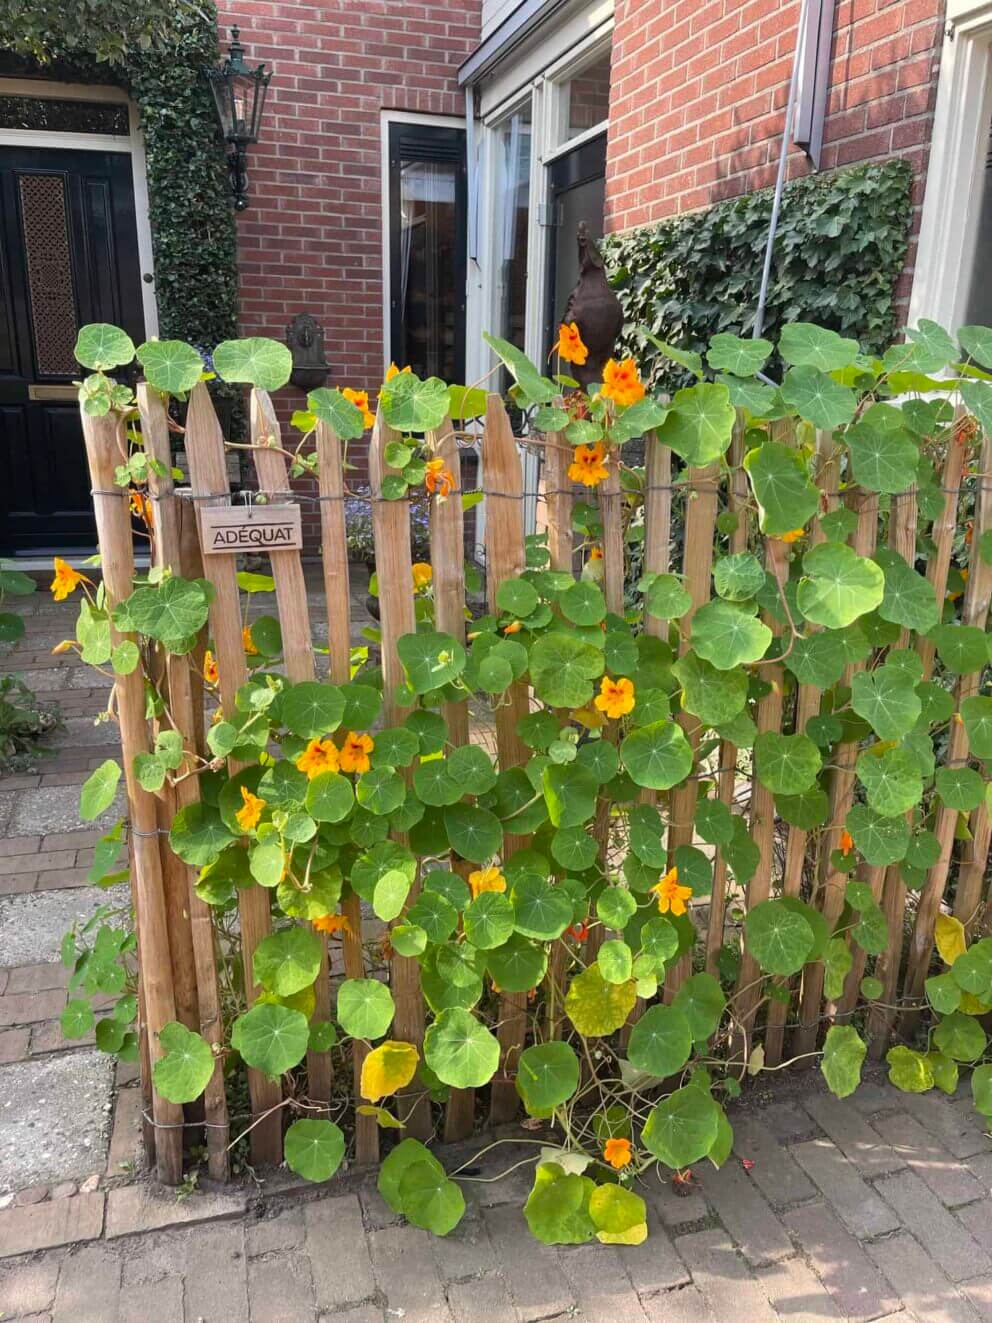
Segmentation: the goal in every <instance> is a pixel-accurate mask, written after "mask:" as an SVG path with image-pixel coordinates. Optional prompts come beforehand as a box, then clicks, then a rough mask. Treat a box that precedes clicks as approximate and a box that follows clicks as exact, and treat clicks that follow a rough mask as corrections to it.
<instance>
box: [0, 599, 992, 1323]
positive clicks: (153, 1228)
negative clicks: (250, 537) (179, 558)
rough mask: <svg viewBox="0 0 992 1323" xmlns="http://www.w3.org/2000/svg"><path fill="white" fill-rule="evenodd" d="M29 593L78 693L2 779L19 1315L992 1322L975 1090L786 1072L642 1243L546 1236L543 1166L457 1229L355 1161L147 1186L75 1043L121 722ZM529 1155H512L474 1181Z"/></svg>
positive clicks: (1, 1115)
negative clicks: (84, 942) (21, 767)
mask: <svg viewBox="0 0 992 1323" xmlns="http://www.w3.org/2000/svg"><path fill="white" fill-rule="evenodd" d="M26 610H27V612H28V613H29V635H28V640H27V642H26V643H25V644H24V645H22V647H21V648H20V649H19V651H18V654H17V657H16V664H17V666H18V667H19V668H21V669H23V671H24V672H25V675H26V678H28V679H29V680H30V681H32V682H33V683H35V684H39V687H40V685H45V686H46V687H47V688H48V689H49V690H50V691H52V692H56V693H57V697H58V700H59V702H60V703H61V705H62V710H63V713H64V715H65V717H66V718H67V726H68V730H67V732H66V733H65V734H64V735H62V736H60V737H59V739H58V740H57V742H56V744H57V749H58V752H57V754H56V756H55V757H54V758H52V759H50V760H46V761H45V762H44V763H43V764H42V767H41V770H40V771H39V772H38V773H37V774H35V775H32V776H30V777H7V778H6V779H3V780H0V956H2V953H3V952H4V951H5V950H6V951H8V952H11V953H13V954H15V955H17V956H18V958H17V959H16V960H14V961H7V962H6V964H7V967H4V968H0V1163H2V1155H3V1153H4V1149H3V1141H2V1136H3V1134H4V1130H5V1128H7V1130H8V1132H9V1131H10V1127H11V1125H12V1124H16V1125H20V1126H22V1127H27V1129H26V1130H20V1131H17V1134H18V1136H19V1141H18V1142H19V1144H20V1145H21V1146H22V1147H23V1146H25V1145H26V1146H27V1150H28V1155H29V1156H30V1157H31V1160H32V1161H35V1158H36V1154H35V1150H36V1149H37V1161H38V1164H39V1171H43V1172H44V1177H43V1179H42V1178H39V1179H38V1180H36V1181H35V1182H34V1183H32V1184H28V1185H25V1183H24V1182H23V1181H22V1182H20V1183H19V1184H18V1183H16V1182H12V1181H11V1179H10V1178H9V1176H5V1173H4V1171H3V1170H2V1165H0V1319H3V1320H4V1323H6V1321H7V1320H9V1319H24V1320H31V1321H32V1323H52V1321H53V1320H54V1323H145V1320H151V1319H154V1320H155V1323H200V1321H201V1320H202V1323H227V1321H228V1320H230V1323H317V1321H318V1320H320V1321H321V1323H323V1321H324V1320H326V1323H387V1321H391V1320H395V1319H403V1320H405V1321H406V1323H416V1321H418V1320H425V1321H426V1320H430V1323H475V1321H476V1320H479V1323H481V1321H482V1320H490V1319H495V1320H500V1321H502V1320H510V1321H511V1323H512V1321H514V1320H521V1321H523V1320H539V1319H554V1318H566V1317H575V1318H579V1319H585V1320H590V1323H598V1321H600V1320H601V1321H602V1323H615V1321H618V1320H619V1321H622V1323H646V1321H647V1320H650V1321H651V1323H655V1321H657V1323H713V1320H717V1321H718V1323H724V1321H725V1320H728V1321H729V1320H735V1321H736V1320H737V1319H738V1318H743V1319H747V1320H748V1323H750V1321H751V1320H757V1323H776V1320H779V1319H785V1320H791V1321H792V1323H799V1321H800V1320H823V1319H857V1320H869V1319H885V1320H888V1321H889V1323H894V1321H895V1320H897V1319H898V1320H900V1321H901V1323H909V1320H912V1319H918V1320H921V1321H923V1323H931V1321H932V1323H944V1321H945V1320H946V1321H948V1323H956V1321H957V1320H966V1319H970V1320H975V1319H992V1197H990V1196H992V1140H990V1139H989V1137H988V1136H987V1135H986V1134H985V1133H984V1132H983V1130H982V1127H981V1125H980V1122H979V1118H978V1117H977V1116H976V1114H975V1113H974V1111H973V1109H972V1107H971V1103H970V1100H969V1098H968V1097H967V1090H966V1089H962V1090H961V1091H960V1092H959V1095H958V1096H956V1097H955V1098H945V1097H943V1096H936V1095H921V1096H915V1095H906V1094H901V1093H899V1092H898V1091H896V1090H894V1089H892V1088H891V1087H890V1086H889V1085H887V1084H885V1083H884V1082H881V1083H880V1082H878V1081H874V1082H869V1083H867V1084H866V1085H865V1086H863V1088H862V1089H861V1090H860V1091H859V1092H858V1094H856V1095H855V1096H854V1097H853V1098H852V1099H849V1100H847V1101H845V1102H838V1101H837V1100H836V1099H834V1098H832V1097H831V1096H830V1095H829V1094H827V1093H826V1092H825V1090H824V1089H823V1088H822V1086H821V1084H820V1082H819V1079H818V1077H817V1076H816V1075H815V1074H812V1073H810V1074H801V1075H797V1074H793V1075H792V1076H791V1077H786V1076H778V1077H776V1078H775V1082H774V1087H773V1089H772V1091H771V1092H770V1094H769V1095H768V1096H767V1097H765V1098H763V1099H756V1098H752V1099H751V1100H749V1101H748V1103H747V1104H746V1105H744V1106H743V1107H740V1108H738V1109H736V1110H735V1112H733V1113H732V1114H731V1120H732V1122H733V1125H734V1129H735V1137H736V1145H735V1151H734V1154H733V1155H732V1157H731V1158H730V1159H729V1160H728V1162H727V1163H726V1165H725V1166H724V1168H723V1169H722V1170H721V1171H720V1172H716V1171H714V1170H713V1169H712V1168H710V1167H709V1166H708V1164H702V1165H701V1166H700V1167H699V1168H698V1169H697V1173H696V1174H697V1188H696V1190H695V1191H694V1192H693V1193H692V1194H691V1195H689V1196H688V1197H686V1198H678V1197H676V1195H675V1194H674V1193H673V1191H672V1189H671V1187H670V1186H668V1185H662V1184H659V1183H658V1182H657V1181H656V1180H654V1179H652V1180H651V1181H649V1182H647V1183H646V1184H645V1186H644V1188H643V1191H642V1192H643V1194H644V1196H645V1198H646V1199H647V1200H648V1204H649V1220H650V1226H651V1233H650V1236H649V1238H648V1241H647V1242H646V1244H644V1245H642V1246H639V1247H636V1248H617V1247H613V1246H603V1245H597V1244H594V1245H588V1246H581V1247H577V1248H563V1249H550V1248H547V1247H543V1246H541V1245H539V1244H538V1243H537V1242H536V1241H534V1240H532V1239H531V1237H530V1234H529V1232H528V1230H527V1227H526V1223H525V1221H524V1218H523V1214H522V1211H521V1208H522V1204H523V1201H524V1199H525V1197H526V1191H527V1188H528V1187H529V1184H530V1173H529V1169H520V1170H518V1171H514V1172H513V1173H512V1174H511V1175H509V1176H508V1177H507V1178H506V1179H505V1180H503V1181H500V1182H493V1181H490V1180H488V1179H483V1180H479V1179H473V1180H466V1181H465V1182H464V1185H463V1188H464V1190H465V1194H466V1200H467V1202H468V1205H469V1212H468V1215H467V1217H466V1219H465V1221H464V1222H463V1223H462V1225H461V1226H460V1227H459V1228H458V1229H457V1230H456V1232H455V1233H453V1234H452V1235H451V1236H449V1237H448V1238H446V1239H444V1240H438V1239H432V1238H430V1237H428V1236H427V1235H426V1234H425V1233H423V1232H421V1231H419V1230H417V1229H416V1228H414V1227H410V1226H407V1225H405V1224H404V1223H403V1222H402V1219H398V1218H396V1217H394V1216H393V1215H392V1214H391V1212H390V1211H389V1210H388V1208H386V1207H385V1205H384V1204H383V1202H382V1200H381V1199H380V1198H379V1196H378V1195H377V1194H376V1192H375V1187H374V1181H373V1180H372V1178H370V1177H367V1176H363V1175H362V1174H361V1173H356V1172H349V1173H346V1174H345V1175H344V1176H343V1177H339V1178H338V1179H337V1180H336V1181H334V1182H332V1183H331V1184H330V1185H329V1186H327V1187H316V1188H315V1187H313V1186H306V1187H305V1188H302V1187H301V1186H300V1184H299V1183H298V1182H296V1181H295V1180H293V1179H292V1178H290V1177H288V1176H287V1174H286V1173H279V1174H277V1175H275V1176H274V1177H272V1178H270V1179H269V1180H268V1181H267V1182H266V1183H265V1185H264V1186H263V1187H262V1189H261V1191H256V1190H252V1191H251V1192H246V1191H244V1190H236V1191H226V1192H205V1193H204V1192H198V1193H195V1194H193V1195H192V1196H190V1197H189V1198H187V1199H182V1200H181V1199H177V1198H176V1195H175V1194H174V1193H172V1192H156V1191H155V1190H153V1189H151V1188H150V1187H149V1186H148V1185H146V1184H145V1183H143V1182H142V1181H140V1180H136V1179H135V1172H136V1169H137V1167H138V1166H139V1165H140V1159H139V1146H138V1121H139V1115H140V1106H139V1095H138V1091H137V1089H136V1088H135V1086H134V1080H133V1074H132V1073H131V1072H129V1071H118V1074H117V1079H116V1088H115V1089H114V1088H112V1081H111V1078H110V1074H109V1072H105V1083H101V1078H102V1077H101V1076H100V1073H99V1070H98V1069H97V1070H95V1069H94V1065H93V1063H94V1060H95V1061H96V1062H97V1064H98V1065H99V1064H100V1063H102V1062H103V1061H105V1059H104V1058H101V1057H99V1056H98V1054H95V1053H94V1051H93V1048H92V1046H91V1045H89V1044H88V1043H86V1042H85V1041H84V1042H82V1043H77V1044H75V1045H71V1046H70V1045H67V1044H65V1043H63V1042H62V1041H61V1040H60V1037H59V1032H58V1023H57V1019H58V1014H59V1012H60V1010H61V1007H62V1005H63V1002H64V997H65V991H64V974H63V972H62V970H61V969H60V967H59V965H58V964H57V943H58V939H59V937H60V936H61V932H62V930H63V928H64V926H66V925H65V920H66V916H67V915H68V916H70V920H71V915H72V914H73V913H78V914H85V913H87V912H88V910H87V906H89V905H92V904H93V903H94V899H96V900H100V899H102V898H103V896H102V893H97V895H96V897H95V898H94V896H93V894H92V888H88V887H87V886H86V883H85V870H86V867H87V865H88V861H89V858H90V853H91V850H92V845H93V842H94V839H95V836H96V835H97V834H98V833H95V832H94V831H92V830H89V829H87V830H80V829H79V824H78V821H77V820H76V818H75V811H74V807H73V798H74V796H75V794H76V790H75V787H76V786H77V785H78V784H79V783H80V782H81V781H82V780H83V779H84V778H85V776H86V775H87V774H88V772H89V770H90V769H91V768H92V767H93V766H96V765H97V764H98V763H100V762H102V761H103V759H104V758H105V757H108V756H110V755H111V752H112V743H111V741H110V739H109V738H108V737H109V735H110V730H109V728H107V727H94V726H93V725H92V714H93V712H94V711H95V710H96V709H97V708H98V707H99V705H100V699H101V695H100V692H99V690H98V689H94V688H91V687H89V685H90V677H89V673H87V672H86V671H85V670H84V669H83V668H81V667H79V666H77V665H74V664H72V663H71V660H70V662H68V663H67V662H66V660H65V659H64V658H61V659H55V658H53V657H51V655H50V649H51V647H52V646H53V645H54V643H56V642H57V641H58V640H59V639H60V638H62V637H63V636H64V635H65V634H66V633H68V632H70V630H69V629H68V628H67V627H66V622H67V621H68V620H70V619H71V618H72V613H71V612H70V613H68V614H67V613H66V612H64V611H63V610H61V609H59V608H54V607H53V606H52V604H51V603H50V602H48V601H46V600H44V599H41V598H39V599H37V600H34V601H28V602H27V603H26ZM7 669H9V667H7ZM67 788H68V789H67ZM45 792H47V794H46V793H45ZM19 824H20V825H19ZM24 824H34V826H35V828H36V829H33V830H31V831H27V830H23V825H24ZM14 907H16V908H14ZM21 956H33V958H24V959H21V958H20V957H21ZM3 964H4V959H0V965H3ZM34 1069H37V1070H39V1071H42V1072H44V1074H43V1079H45V1080H51V1081H52V1084H51V1087H50V1090H49V1091H48V1092H45V1091H39V1090H38V1089H37V1088H36V1087H34V1088H33V1090H32V1093H31V1096H32V1097H34V1098H36V1099H37V1104H38V1107H37V1108H36V1109H35V1111H34V1112H33V1113H32V1111H31V1109H30V1108H27V1109H25V1107H24V1101H25V1099H24V1096H23V1095H24V1094H25V1092H26V1090H25V1087H24V1084H23V1080H24V1079H25V1078H26V1077H25V1075H24V1074H23V1072H27V1071H31V1070H34ZM18 1072H22V1073H21V1074H19V1073H18ZM31 1078H32V1079H33V1078H34V1077H33V1076H32V1077H31ZM46 1087H47V1086H46ZM101 1089H103V1092H102V1093H101ZM63 1096H64V1097H65V1098H67V1099H68V1101H69V1104H70V1106H69V1108H68V1110H67V1114H66V1115H65V1116H57V1115H56V1113H57V1109H56V1105H55V1104H56V1101H57V1099H58V1098H59V1097H63ZM84 1104H85V1105H84ZM42 1108H44V1110H40V1109H42ZM111 1108H112V1109H113V1110H112V1115H111ZM18 1109H20V1110H18ZM25 1111H27V1113H28V1114H27V1115H25V1114H24V1113H25ZM12 1117H13V1118H14V1120H13V1122H12V1120H11V1118H12ZM53 1118H55V1119H53ZM32 1127H33V1128H32ZM25 1136H27V1138H25ZM539 1137H540V1136H536V1135H534V1134H530V1135H528V1139H534V1138H539ZM530 1151H531V1152H533V1150H530ZM523 1152H525V1150H521V1149H513V1148H510V1147H508V1148H505V1149H501V1150H497V1152H496V1154H494V1155H493V1156H492V1157H491V1158H486V1159H484V1160H483V1164H482V1166H481V1168H479V1169H478V1171H477V1172H476V1169H472V1170H473V1174H475V1175H477V1176H479V1177H483V1178H488V1177H490V1176H493V1175H495V1174H497V1173H498V1172H499V1171H502V1170H506V1169H509V1168H510V1167H512V1166H513V1165H514V1163H515V1162H516V1161H517V1160H518V1159H519V1157H520V1156H521V1154H522V1153H523ZM442 1156H443V1157H444V1158H445V1160H446V1161H447V1164H448V1166H449V1167H451V1166H452V1165H454V1159H453V1158H452V1157H451V1155H450V1154H445V1153H444V1151H443V1150H442ZM743 1159H746V1160H747V1161H748V1165H747V1166H745V1165H744V1162H743V1161H742V1160H743ZM46 1163H47V1167H46ZM752 1164H753V1165H752ZM21 1169H22V1168H21V1167H18V1170H21ZM4 1191H6V1193H2V1192H4Z"/></svg>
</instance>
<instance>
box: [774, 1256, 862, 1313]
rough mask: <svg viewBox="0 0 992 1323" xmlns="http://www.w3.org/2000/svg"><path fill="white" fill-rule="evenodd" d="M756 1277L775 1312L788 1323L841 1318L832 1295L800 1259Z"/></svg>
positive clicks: (777, 1264) (786, 1261) (776, 1265)
mask: <svg viewBox="0 0 992 1323" xmlns="http://www.w3.org/2000/svg"><path fill="white" fill-rule="evenodd" d="M755 1276H756V1277H757V1279H758V1281H759V1282H760V1284H761V1289H762V1290H763V1291H764V1293H765V1295H767V1297H768V1299H769V1301H770V1302H771V1305H772V1308H773V1309H774V1310H775V1313H776V1314H777V1315H778V1316H779V1318H781V1319H787V1320H788V1323H819V1320H820V1319H824V1318H840V1316H841V1314H840V1310H839V1309H838V1308H837V1306H836V1305H835V1304H834V1301H833V1297H832V1296H831V1295H830V1292H829V1291H828V1290H827V1288H826V1287H825V1286H824V1285H823V1283H822V1282H821V1281H820V1279H819V1277H817V1275H816V1273H815V1272H814V1271H813V1269H812V1268H811V1267H810V1266H809V1264H808V1263H806V1261H805V1260H804V1259H800V1258H799V1257H798V1256H797V1257H795V1258H791V1259H784V1260H783V1261H782V1262H781V1263H773V1264H769V1266H768V1267H767V1268H759V1269H758V1270H757V1272H756V1273H755Z"/></svg>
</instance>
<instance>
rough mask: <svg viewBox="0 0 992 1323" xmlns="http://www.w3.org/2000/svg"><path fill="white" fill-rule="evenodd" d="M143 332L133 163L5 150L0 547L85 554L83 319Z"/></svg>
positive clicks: (1, 168) (89, 522)
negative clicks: (77, 386) (79, 338)
mask: <svg viewBox="0 0 992 1323" xmlns="http://www.w3.org/2000/svg"><path fill="white" fill-rule="evenodd" d="M87 322H112V323H114V324H115V325H117V326H122V327H124V329H125V330H126V331H127V332H128V333H129V334H130V335H131V337H132V339H134V341H135V343H136V344H140V343H141V341H142V340H143V339H144V318H143V315H142V307H141V273H140V270H139V266H138V243H137V232H136V228H135V218H134V182H133V179H132V176H131V158H130V156H128V155H127V154H126V153H123V152H86V151H79V152H77V151H49V150H46V149H44V148H35V147H0V554H6V555H22V556H23V555H37V556H41V555H46V556H47V555H48V554H50V553H52V552H66V551H83V550H87V549H88V550H92V548H93V546H94V544H95V537H96V534H95V529H94V523H93V510H92V504H91V501H90V495H89V486H90V484H89V477H88V474H87V470H86V456H85V452H84V449H83V439H82V432H81V429H80V425H79V405H78V402H77V400H76V392H75V390H74V389H73V386H72V382H73V381H74V380H77V381H78V380H79V378H80V376H81V375H82V371H83V370H82V369H81V368H80V367H79V365H78V364H77V363H76V361H75V358H74V357H73V346H74V345H75V342H76V335H77V332H78V331H79V328H80V327H81V326H85V325H86V323H87Z"/></svg>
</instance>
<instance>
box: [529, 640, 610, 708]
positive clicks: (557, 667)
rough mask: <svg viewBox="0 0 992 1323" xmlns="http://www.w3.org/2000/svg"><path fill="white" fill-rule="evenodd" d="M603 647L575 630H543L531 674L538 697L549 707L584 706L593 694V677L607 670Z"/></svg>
mask: <svg viewBox="0 0 992 1323" xmlns="http://www.w3.org/2000/svg"><path fill="white" fill-rule="evenodd" d="M603 666H604V663H603V654H602V651H601V650H600V649H599V648H597V647H595V646H594V645H593V644H591V643H583V641H582V640H581V639H579V638H576V637H575V636H574V635H573V634H565V633H558V632H554V633H550V634H542V635H541V637H540V638H538V639H536V640H535V642H534V645H533V647H532V648H531V652H530V678H531V683H532V684H533V686H534V692H535V694H536V695H537V697H538V698H539V699H540V700H541V701H542V702H543V703H547V704H548V705H549V707H567V708H577V707H583V706H585V704H586V703H588V702H589V700H590V699H591V698H592V696H593V686H592V681H593V680H594V679H596V678H597V677H598V676H600V675H602V674H603Z"/></svg>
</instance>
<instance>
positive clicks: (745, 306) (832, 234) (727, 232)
mask: <svg viewBox="0 0 992 1323" xmlns="http://www.w3.org/2000/svg"><path fill="white" fill-rule="evenodd" d="M911 180H912V170H911V167H910V165H909V163H908V162H907V161H903V160H892V161H886V162H883V163H882V164H876V165H864V166H858V167H856V168H854V169H851V170H844V171H840V172H838V173H836V174H831V175H813V176H810V177H809V178H807V179H798V180H795V181H793V182H792V183H790V184H788V185H787V186H786V190H785V194H784V197H783V203H782V211H781V215H780V217H779V225H778V231H777V235H776V241H775V260H774V265H773V267H772V280H771V285H770V287H769V292H768V304H767V311H766V317H765V325H764V332H763V333H764V334H765V335H766V336H769V337H770V338H772V339H774V338H775V334H776V333H777V332H778V331H779V329H780V328H781V327H782V325H784V324H785V323H786V322H790V321H811V322H817V323H819V324H820V325H823V326H828V327H830V328H831V329H833V330H836V331H839V332H841V333H842V334H844V335H849V336H853V337H854V338H856V339H858V340H860V341H861V343H862V344H863V345H864V347H865V348H866V349H871V350H878V351H881V350H882V349H883V348H884V347H885V346H886V345H887V344H889V343H890V342H891V340H892V338H893V334H894V332H895V330H896V306H895V285H896V281H897V280H898V278H899V275H900V274H901V272H902V268H903V263H904V262H905V259H906V249H907V241H908V233H909V219H910V184H911ZM771 207H772V194H771V191H770V190H765V191H762V192H760V193H752V194H749V195H748V196H746V197H741V198H735V199H733V200H732V201H728V202H721V203H718V204H717V205H716V206H713V207H709V208H707V209H706V210H705V211H700V212H694V213H692V214H691V215H688V216H678V217H673V218H672V219H670V220H665V221H662V222H661V223H660V224H658V225H652V226H645V227H643V228H641V229H637V230H631V231H628V232H626V233H623V234H615V235H609V236H607V238H606V240H605V255H606V262H607V271H608V274H609V277H610V280H611V283H612V284H613V285H614V287H615V288H616V291H617V294H618V295H619V297H620V300H621V302H622V304H623V308H624V315H625V320H626V325H627V327H628V328H630V329H629V330H628V332H627V336H626V339H627V342H628V343H627V344H626V346H625V348H627V349H628V351H630V352H634V351H635V350H636V352H637V354H638V357H639V358H640V359H641V361H642V362H643V361H645V360H647V361H650V362H651V366H652V375H653V376H654V378H655V380H657V381H658V382H660V383H663V384H665V385H667V386H675V385H681V384H683V383H682V381H681V379H680V375H681V374H680V372H679V369H678V368H674V367H673V366H672V364H671V363H670V362H669V361H668V360H665V359H663V358H662V357H661V355H660V354H656V353H655V354H654V356H653V357H652V350H651V346H650V344H648V345H641V344H640V343H639V340H640V337H637V336H636V334H635V333H634V331H633V328H634V327H636V326H644V327H647V328H648V329H650V330H652V331H654V332H655V333H656V334H657V335H658V336H659V337H660V338H661V339H663V340H666V341H668V342H670V343H673V344H677V345H679V346H680V347H681V348H684V349H690V348H691V349H697V350H699V349H702V348H703V347H704V346H705V345H706V344H707V343H708V341H709V339H710V337H711V336H713V335H714V334H716V333H717V332H720V331H732V332H737V333H739V334H742V335H747V334H748V333H749V332H750V330H751V327H752V324H753V318H754V311H755V308H756V307H757V302H758V291H759V288H760V285H761V270H762V264H763V262H764V253H765V243H766V239H767V234H768V224H769V220H770V217H771Z"/></svg>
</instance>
